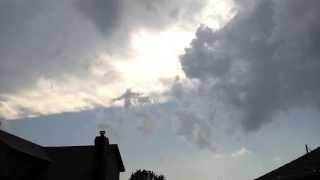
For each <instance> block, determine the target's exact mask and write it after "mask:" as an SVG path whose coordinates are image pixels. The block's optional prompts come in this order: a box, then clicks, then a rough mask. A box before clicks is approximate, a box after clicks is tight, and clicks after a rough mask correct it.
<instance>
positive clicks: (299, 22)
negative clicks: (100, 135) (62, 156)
mask: <svg viewBox="0 0 320 180" xmlns="http://www.w3.org/2000/svg"><path fill="white" fill-rule="evenodd" d="M319 8H320V2H319V1H318V0H305V1H301V0H282V1H276V0H90V1H89V0H69V1H65V0H56V1H50V0H24V1H22V0H0V84H1V85H0V122H1V128H2V129H5V130H6V131H9V132H11V133H13V134H16V135H18V136H21V137H24V138H26V139H28V140H31V141H33V142H36V143H39V144H41V145H44V146H63V145H64V146H67V145H87V144H93V138H94V137H95V135H96V134H97V131H99V130H101V129H106V130H107V135H108V136H109V137H110V141H111V142H112V143H116V144H119V147H120V151H121V153H122V156H123V160H124V163H125V166H126V169H127V172H126V173H124V174H122V176H121V179H122V180H124V179H128V177H129V175H130V173H131V172H132V171H134V170H136V169H142V168H145V169H150V170H153V171H156V172H159V173H162V174H164V175H165V176H166V177H167V178H168V179H176V180H179V179H181V180H182V179H183V180H192V179H204V180H215V179H217V180H218V179H223V180H229V179H230V180H231V179H235V178H237V179H241V180H245V179H253V178H255V177H258V176H260V175H262V174H264V173H266V172H268V171H270V170H272V169H274V168H276V167H278V166H280V165H283V164H284V163H286V162H288V161H290V160H293V159H295V158H296V157H298V156H300V155H302V154H304V153H305V152H304V144H308V145H309V146H310V148H311V149H314V148H316V147H318V146H319V144H320V142H319V139H318V137H319V135H320V132H319V131H318V129H319V128H320V121H319V120H318V118H319V116H320V112H319V110H320V80H319V78H318V77H320V61H319V58H320V35H319V34H320V23H319V18H320V12H319V11H318V9H319Z"/></svg>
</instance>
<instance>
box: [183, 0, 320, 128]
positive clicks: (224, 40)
mask: <svg viewBox="0 0 320 180" xmlns="http://www.w3.org/2000/svg"><path fill="white" fill-rule="evenodd" d="M238 5H239V13H238V14H237V15H236V17H234V18H233V19H232V20H231V21H230V23H228V24H227V25H226V26H225V27H224V28H223V29H221V30H219V31H213V30H211V29H210V28H208V27H206V26H201V27H200V28H199V29H198V30H197V32H196V38H195V39H194V40H193V41H192V42H191V47H190V48H187V49H186V51H185V54H184V55H182V56H181V64H182V68H183V70H184V72H185V73H186V75H187V76H188V77H189V78H196V79H199V80H200V81H201V85H200V88H202V89H209V92H208V91H205V92H204V93H202V94H201V95H202V96H205V97H206V98H207V99H210V100H211V101H213V102H215V103H218V102H219V103H221V104H223V106H224V107H225V108H226V112H228V113H234V114H235V116H234V117H233V118H234V120H238V121H239V122H240V123H241V125H242V127H243V128H244V130H246V131H253V130H257V129H259V128H261V127H262V126H263V125H264V124H266V123H268V122H270V121H272V119H273V118H274V116H275V115H277V113H281V112H285V111H287V110H290V109H291V108H316V109H317V110H319V105H320V94H319V92H320V85H319V84H320V83H319V82H320V81H319V77H320V61H319V59H320V22H319V18H320V12H319V8H320V2H319V1H316V0H307V1H299V0H285V1H257V2H255V3H254V4H253V2H251V1H239V2H238ZM246 7H250V8H252V9H250V8H246Z"/></svg>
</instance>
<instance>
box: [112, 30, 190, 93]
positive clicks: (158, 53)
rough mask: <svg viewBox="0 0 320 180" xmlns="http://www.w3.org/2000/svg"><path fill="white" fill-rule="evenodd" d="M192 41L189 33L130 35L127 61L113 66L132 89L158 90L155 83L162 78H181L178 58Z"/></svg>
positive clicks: (140, 33) (142, 32)
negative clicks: (129, 54) (129, 55)
mask: <svg viewBox="0 0 320 180" xmlns="http://www.w3.org/2000/svg"><path fill="white" fill-rule="evenodd" d="M192 38H193V33H192V32H188V31H183V30H179V29H177V28H176V29H169V30H166V31H163V32H158V33H155V32H148V31H139V32H136V33H134V34H132V39H131V45H132V55H131V57H130V60H128V61H119V62H117V63H115V66H116V67H117V70H118V71H119V72H121V73H122V75H123V76H124V79H126V81H127V83H128V86H129V87H131V88H135V89H139V90H142V91H148V89H150V88H152V87H155V88H152V89H157V88H161V86H160V85H158V81H159V80H160V79H162V78H174V77H176V76H180V77H184V74H183V71H182V69H181V66H180V62H179V58H178V57H179V55H180V54H182V53H183V51H184V48H185V47H186V45H187V44H188V43H189V42H190V41H191V39H192Z"/></svg>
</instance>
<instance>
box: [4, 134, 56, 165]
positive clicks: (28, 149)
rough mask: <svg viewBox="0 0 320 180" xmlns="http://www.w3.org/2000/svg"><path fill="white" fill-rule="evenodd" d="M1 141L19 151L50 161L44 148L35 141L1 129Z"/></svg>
mask: <svg viewBox="0 0 320 180" xmlns="http://www.w3.org/2000/svg"><path fill="white" fill-rule="evenodd" d="M0 141H1V142H3V143H4V144H6V145H7V146H9V147H10V148H13V149H15V150H17V151H19V152H22V153H25V154H28V155H30V156H33V157H36V158H39V159H42V160H46V161H50V158H49V157H48V156H47V154H46V153H45V152H44V151H43V148H42V147H41V146H39V145H37V144H35V143H32V142H30V141H27V140H25V139H22V138H20V137H18V136H15V135H12V134H9V133H7V132H5V131H2V130H0Z"/></svg>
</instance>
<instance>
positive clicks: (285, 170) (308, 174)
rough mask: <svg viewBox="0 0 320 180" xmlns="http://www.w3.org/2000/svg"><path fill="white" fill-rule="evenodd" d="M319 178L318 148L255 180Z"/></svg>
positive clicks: (319, 149) (319, 150)
mask: <svg viewBox="0 0 320 180" xmlns="http://www.w3.org/2000/svg"><path fill="white" fill-rule="evenodd" d="M319 177H320V148H317V149H315V150H313V151H311V152H309V153H307V154H305V155H303V156H301V157H299V158H298V159H296V160H294V161H291V162H289V163H287V164H285V165H283V166H281V167H279V168H278V169H275V170H273V171H271V172H269V173H267V174H265V175H263V176H261V177H259V178H257V179H256V180H267V179H268V180H269V179H279V180H284V179H310V178H311V179H314V178H319Z"/></svg>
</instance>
